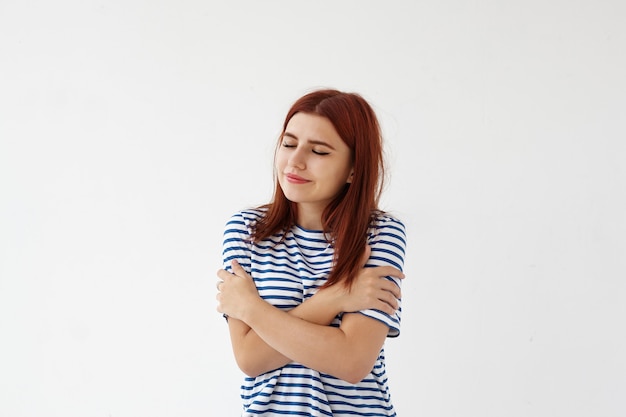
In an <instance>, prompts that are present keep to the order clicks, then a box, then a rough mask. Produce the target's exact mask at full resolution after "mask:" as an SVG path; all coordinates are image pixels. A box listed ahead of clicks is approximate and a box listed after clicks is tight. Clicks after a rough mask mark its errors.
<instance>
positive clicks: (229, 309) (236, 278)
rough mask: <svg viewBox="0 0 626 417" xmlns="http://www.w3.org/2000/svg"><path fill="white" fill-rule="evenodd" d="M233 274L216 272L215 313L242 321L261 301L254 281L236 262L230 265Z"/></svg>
mask: <svg viewBox="0 0 626 417" xmlns="http://www.w3.org/2000/svg"><path fill="white" fill-rule="evenodd" d="M231 265H232V268H233V272H232V273H230V272H228V271H226V270H225V269H220V270H219V271H217V276H218V278H219V281H218V282H217V291H218V293H217V296H216V297H215V298H216V299H217V311H219V312H220V313H223V314H226V315H227V316H228V317H232V318H235V319H239V320H244V316H245V314H246V313H248V312H249V311H250V310H251V308H252V307H253V306H254V305H255V303H256V302H259V301H262V299H261V297H260V296H259V293H258V291H257V288H256V286H255V285H254V280H253V279H252V277H251V276H250V275H249V274H248V273H247V272H246V271H245V269H243V267H242V266H241V265H239V263H238V262H237V261H232V263H231Z"/></svg>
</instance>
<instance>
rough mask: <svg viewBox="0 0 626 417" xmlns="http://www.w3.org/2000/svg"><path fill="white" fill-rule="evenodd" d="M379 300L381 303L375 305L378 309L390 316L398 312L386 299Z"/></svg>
mask: <svg viewBox="0 0 626 417" xmlns="http://www.w3.org/2000/svg"><path fill="white" fill-rule="evenodd" d="M379 301H380V303H379V304H378V305H377V306H376V307H375V309H376V310H380V311H382V312H383V313H385V314H387V315H389V316H393V315H394V314H396V309H395V308H394V307H392V306H390V305H389V304H387V303H386V302H384V301H381V300H379Z"/></svg>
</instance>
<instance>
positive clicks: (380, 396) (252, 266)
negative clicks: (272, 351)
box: [223, 209, 406, 417]
mask: <svg viewBox="0 0 626 417" xmlns="http://www.w3.org/2000/svg"><path fill="white" fill-rule="evenodd" d="M263 213H264V212H263V211H262V210H259V209H250V210H244V211H241V212H239V213H237V214H235V215H234V216H233V217H232V218H231V219H230V220H229V221H228V223H227V224H226V230H225V232H224V246H223V260H224V267H225V268H226V269H228V270H230V262H231V261H232V260H233V259H236V260H237V261H238V262H239V263H240V264H241V265H242V266H243V268H244V269H245V270H246V271H247V272H248V273H249V274H250V275H251V276H252V278H253V279H254V282H255V284H256V286H257V289H258V291H259V295H260V296H261V297H262V298H263V299H264V300H265V301H267V302H269V303H270V304H272V305H274V306H276V307H278V308H281V309H284V310H290V309H292V308H294V307H296V306H297V305H299V304H300V303H302V302H303V301H304V300H305V299H307V298H309V297H311V296H313V294H315V293H316V291H317V289H318V288H319V287H321V286H322V285H323V284H324V282H325V281H326V279H327V277H328V274H329V272H330V268H331V266H332V260H333V247H332V246H331V245H330V243H329V242H328V241H327V239H326V236H325V234H324V232H322V231H318V230H307V229H303V228H301V227H299V226H294V227H293V228H292V229H291V230H289V231H288V232H287V233H286V236H284V238H283V236H282V235H275V236H272V237H271V238H268V239H266V240H264V241H261V242H257V243H254V244H252V243H250V236H251V228H252V226H253V225H254V224H255V222H256V221H257V219H259V217H260V216H263ZM367 240H368V244H369V245H370V247H371V255H370V258H369V260H368V262H367V265H366V266H382V265H392V266H394V267H396V268H398V269H400V270H402V268H403V265H404V252H405V246H406V243H405V229H404V225H403V224H402V222H400V221H399V220H397V219H395V218H394V217H392V216H390V215H388V214H384V213H380V214H377V216H376V218H375V220H374V222H373V223H372V224H371V225H370V228H369V232H368V239H367ZM387 279H390V280H393V281H394V282H396V284H397V285H398V286H399V285H400V280H399V279H397V278H391V277H387ZM360 313H361V314H364V315H366V316H368V317H372V318H374V319H376V320H380V321H382V322H383V323H385V324H387V325H388V326H389V333H388V336H389V337H396V336H398V335H399V333H400V313H401V308H399V309H398V310H397V311H396V313H395V314H394V315H393V316H389V315H387V314H385V313H383V312H381V311H378V310H363V311H360ZM340 324H341V315H339V316H337V317H336V318H335V319H334V321H333V322H332V323H331V326H339V325H340ZM241 398H242V400H243V413H242V416H244V417H248V416H258V415H263V416H282V415H285V414H287V415H298V416H334V417H348V416H350V417H355V416H372V417H374V416H395V415H396V413H395V411H394V408H393V405H392V403H391V397H390V393H389V388H388V385H387V375H386V371H385V355H384V350H382V349H381V351H380V354H379V356H378V359H377V360H376V363H375V364H374V367H373V368H372V370H371V372H370V373H369V375H367V376H366V377H365V378H364V379H363V380H362V381H361V382H359V383H357V384H351V383H348V382H346V381H343V380H341V379H338V378H335V377H334V376H332V375H328V374H324V373H320V372H317V371H316V370H314V369H310V368H307V367H305V366H303V365H301V364H299V363H295V362H291V363H289V364H287V365H285V366H283V367H282V368H279V369H276V370H273V371H270V372H267V373H265V374H262V375H259V376H257V377H256V378H251V377H246V378H245V380H244V382H243V385H242V386H241Z"/></svg>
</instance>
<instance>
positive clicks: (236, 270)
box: [230, 259, 248, 277]
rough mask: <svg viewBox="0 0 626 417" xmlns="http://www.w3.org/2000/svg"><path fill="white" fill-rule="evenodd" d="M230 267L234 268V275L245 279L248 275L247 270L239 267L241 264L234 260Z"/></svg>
mask: <svg viewBox="0 0 626 417" xmlns="http://www.w3.org/2000/svg"><path fill="white" fill-rule="evenodd" d="M230 265H231V266H232V268H233V274H235V275H237V276H240V277H245V276H246V275H248V273H247V272H246V270H245V269H243V266H241V265H239V262H237V260H235V259H233V260H232V261H231V263H230Z"/></svg>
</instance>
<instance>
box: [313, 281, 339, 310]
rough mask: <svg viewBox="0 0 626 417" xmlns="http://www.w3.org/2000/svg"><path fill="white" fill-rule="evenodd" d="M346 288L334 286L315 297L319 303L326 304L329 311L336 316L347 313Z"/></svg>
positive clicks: (321, 291)
mask: <svg viewBox="0 0 626 417" xmlns="http://www.w3.org/2000/svg"><path fill="white" fill-rule="evenodd" d="M345 295H346V292H345V288H344V286H343V285H342V284H334V285H331V286H330V287H326V288H323V289H321V290H319V291H318V292H317V294H316V295H315V296H316V297H318V301H321V302H323V303H324V305H325V306H326V308H327V309H329V310H331V311H332V312H333V313H334V315H337V314H339V313H342V312H344V311H345V305H344V304H345V302H344V301H345Z"/></svg>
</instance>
